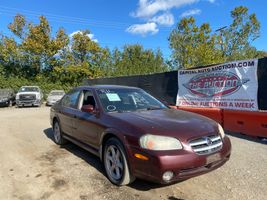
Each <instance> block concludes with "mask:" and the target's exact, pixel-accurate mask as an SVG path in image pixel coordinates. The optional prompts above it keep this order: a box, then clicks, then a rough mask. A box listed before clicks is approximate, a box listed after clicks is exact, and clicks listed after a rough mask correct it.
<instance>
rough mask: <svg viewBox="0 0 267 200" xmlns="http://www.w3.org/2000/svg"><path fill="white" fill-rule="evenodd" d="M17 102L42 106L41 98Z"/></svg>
mask: <svg viewBox="0 0 267 200" xmlns="http://www.w3.org/2000/svg"><path fill="white" fill-rule="evenodd" d="M16 104H17V106H40V105H41V100H39V99H36V100H28V101H21V100H16Z"/></svg>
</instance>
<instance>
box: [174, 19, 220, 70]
mask: <svg viewBox="0 0 267 200" xmlns="http://www.w3.org/2000/svg"><path fill="white" fill-rule="evenodd" d="M217 40H218V38H217V36H216V35H214V34H211V29H210V26H209V24H208V23H204V24H202V25H201V26H200V27H198V26H197V25H196V23H195V19H194V18H193V17H189V18H183V19H182V20H181V21H180V22H179V23H178V24H177V26H176V28H175V29H174V30H173V31H172V32H171V34H170V37H169V42H170V47H171V49H172V57H173V60H174V61H175V63H176V65H177V66H178V68H189V67H193V66H197V65H207V64H212V63H217V62H221V61H222V58H221V57H220V56H219V52H218V50H217V49H216V41H217Z"/></svg>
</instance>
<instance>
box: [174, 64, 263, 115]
mask: <svg viewBox="0 0 267 200" xmlns="http://www.w3.org/2000/svg"><path fill="white" fill-rule="evenodd" d="M257 67H258V59H253V60H242V61H235V62H230V63H224V64H220V65H214V66H210V67H206V68H199V69H192V70H179V71H178V86H179V90H178V95H177V100H176V105H177V106H190V107H216V108H224V109H230V110H254V111H255V110H258V101H257V92H258V80H257Z"/></svg>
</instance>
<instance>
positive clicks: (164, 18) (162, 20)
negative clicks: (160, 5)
mask: <svg viewBox="0 0 267 200" xmlns="http://www.w3.org/2000/svg"><path fill="white" fill-rule="evenodd" d="M150 21H151V22H155V23H157V24H159V25H163V26H172V25H173V24H174V17H173V15H172V14H171V13H168V12H167V13H164V14H162V15H159V16H155V17H153V18H152V19H151V20H150Z"/></svg>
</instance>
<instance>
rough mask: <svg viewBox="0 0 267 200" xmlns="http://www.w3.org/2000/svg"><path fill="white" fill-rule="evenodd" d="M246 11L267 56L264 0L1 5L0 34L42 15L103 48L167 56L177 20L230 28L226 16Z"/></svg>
mask: <svg viewBox="0 0 267 200" xmlns="http://www.w3.org/2000/svg"><path fill="white" fill-rule="evenodd" d="M240 5H243V6H247V7H248V8H249V12H250V13H252V12H254V13H256V15H257V18H258V20H259V21H260V22H261V37H260V38H259V39H257V40H256V41H255V42H254V43H253V45H254V46H255V47H256V48H257V49H259V50H265V51H267V46H266V45H267V34H266V33H267V20H266V17H267V14H266V7H267V1H264V0H254V1H252V0H234V1H233V0H232V1H230V0H113V1H110V0H75V1H70V0H69V1H66V0H65V1H64V0H12V1H11V0H1V2H0V32H2V33H4V34H6V35H9V34H10V32H9V30H8V29H7V25H8V24H9V23H10V22H11V21H12V18H13V17H14V15H15V14H16V13H21V14H24V15H25V16H26V17H27V19H28V20H31V21H33V22H37V21H38V18H37V17H38V15H45V16H46V17H47V18H48V20H49V22H50V24H51V26H52V30H53V32H55V31H56V30H57V29H58V28H59V27H64V28H65V30H66V32H67V33H68V34H71V33H73V32H75V31H79V30H82V29H89V30H90V31H91V33H92V34H93V36H92V37H93V39H95V40H97V41H98V42H99V44H100V45H101V46H102V47H105V46H107V47H110V48H114V47H119V48H120V47H122V46H123V45H124V44H135V43H138V44H142V45H143V46H144V47H145V48H152V49H157V48H160V49H161V50H162V52H163V55H164V57H166V58H168V56H169V55H170V52H171V51H170V49H169V43H168V36H169V34H170V32H171V30H172V29H173V28H174V27H175V25H176V24H177V22H178V21H179V20H180V19H181V17H182V16H190V15H194V17H195V18H196V20H197V24H201V23H204V22H209V23H210V25H211V28H212V29H213V30H216V29H217V28H220V27H222V26H227V25H229V24H230V23H231V17H230V11H231V10H232V9H233V8H235V7H236V6H240Z"/></svg>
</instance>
